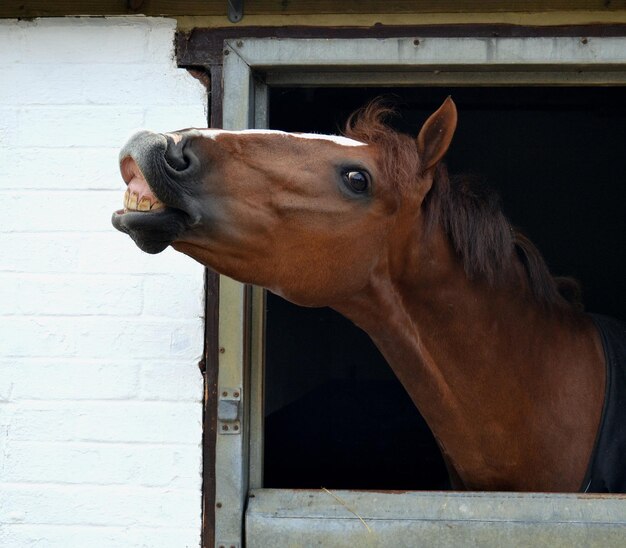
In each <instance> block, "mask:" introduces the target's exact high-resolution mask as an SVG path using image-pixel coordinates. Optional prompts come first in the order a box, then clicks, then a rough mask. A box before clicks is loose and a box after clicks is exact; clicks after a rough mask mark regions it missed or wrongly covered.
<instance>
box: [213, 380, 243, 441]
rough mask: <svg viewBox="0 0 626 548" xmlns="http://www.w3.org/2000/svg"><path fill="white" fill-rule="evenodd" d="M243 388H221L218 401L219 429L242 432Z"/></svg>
mask: <svg viewBox="0 0 626 548" xmlns="http://www.w3.org/2000/svg"><path fill="white" fill-rule="evenodd" d="M240 420H241V388H220V390H219V399H218V401H217V431H218V432H219V433H220V434H235V435H236V434H241V422H240Z"/></svg>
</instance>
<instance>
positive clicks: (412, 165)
mask: <svg viewBox="0 0 626 548" xmlns="http://www.w3.org/2000/svg"><path fill="white" fill-rule="evenodd" d="M393 114H395V110H394V109H393V108H391V107H389V106H388V105H385V104H384V103H383V101H382V100H374V101H372V102H371V103H369V104H368V105H367V106H365V107H364V108H362V109H360V110H357V111H356V112H355V113H353V114H352V115H351V116H350V118H349V119H348V121H347V123H346V127H345V130H344V134H345V135H346V137H349V138H351V139H355V140H357V141H360V142H364V143H367V144H372V145H376V147H377V148H378V149H379V150H380V161H381V164H380V165H379V166H378V167H379V169H380V171H381V172H382V174H383V176H384V177H385V179H386V180H388V181H389V182H390V183H391V184H392V186H393V187H394V188H395V189H397V190H402V189H406V188H407V187H409V186H410V185H411V184H413V183H414V182H415V179H416V177H417V175H418V173H419V172H420V160H419V156H418V154H417V146H416V141H415V139H414V138H413V137H411V136H409V135H405V134H403V133H399V132H397V131H395V130H393V129H392V128H391V127H389V126H388V125H387V124H386V122H385V121H386V119H387V118H388V117H389V116H391V115H393Z"/></svg>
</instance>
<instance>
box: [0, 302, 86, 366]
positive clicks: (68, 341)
mask: <svg viewBox="0 0 626 548" xmlns="http://www.w3.org/2000/svg"><path fill="white" fill-rule="evenodd" d="M9 304H10V303H9ZM0 305H1V306H2V307H1V308H0V310H2V311H3V312H5V313H6V310H7V308H8V304H7V303H0ZM71 322H73V323H76V319H75V318H71ZM58 323H59V319H58V318H44V317H41V318H32V317H31V318H24V317H19V316H18V317H9V316H0V333H2V353H3V355H4V356H5V357H19V356H23V357H37V356H39V357H46V356H57V357H71V356H75V355H76V352H77V347H78V344H77V340H76V336H75V334H74V332H73V329H72V328H71V327H69V326H67V322H66V326H65V327H64V328H59V326H58V325H57V324H58ZM35 341H36V343H35Z"/></svg>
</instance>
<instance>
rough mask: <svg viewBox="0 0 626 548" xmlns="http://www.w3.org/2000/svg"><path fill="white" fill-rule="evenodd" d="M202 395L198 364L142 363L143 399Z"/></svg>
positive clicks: (195, 399) (193, 398)
mask: <svg viewBox="0 0 626 548" xmlns="http://www.w3.org/2000/svg"><path fill="white" fill-rule="evenodd" d="M0 382H1V381H0ZM202 396H203V384H202V374H201V372H200V369H199V367H198V366H197V365H194V364H190V363H189V362H186V361H154V360H150V361H149V362H145V363H143V364H142V366H141V371H140V373H139V397H140V398H141V399H142V400H166V401H193V402H201V401H202Z"/></svg>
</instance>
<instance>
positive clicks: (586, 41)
mask: <svg viewBox="0 0 626 548" xmlns="http://www.w3.org/2000/svg"><path fill="white" fill-rule="evenodd" d="M580 43H581V44H583V45H586V44H588V43H589V39H588V38H581V39H580Z"/></svg>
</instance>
